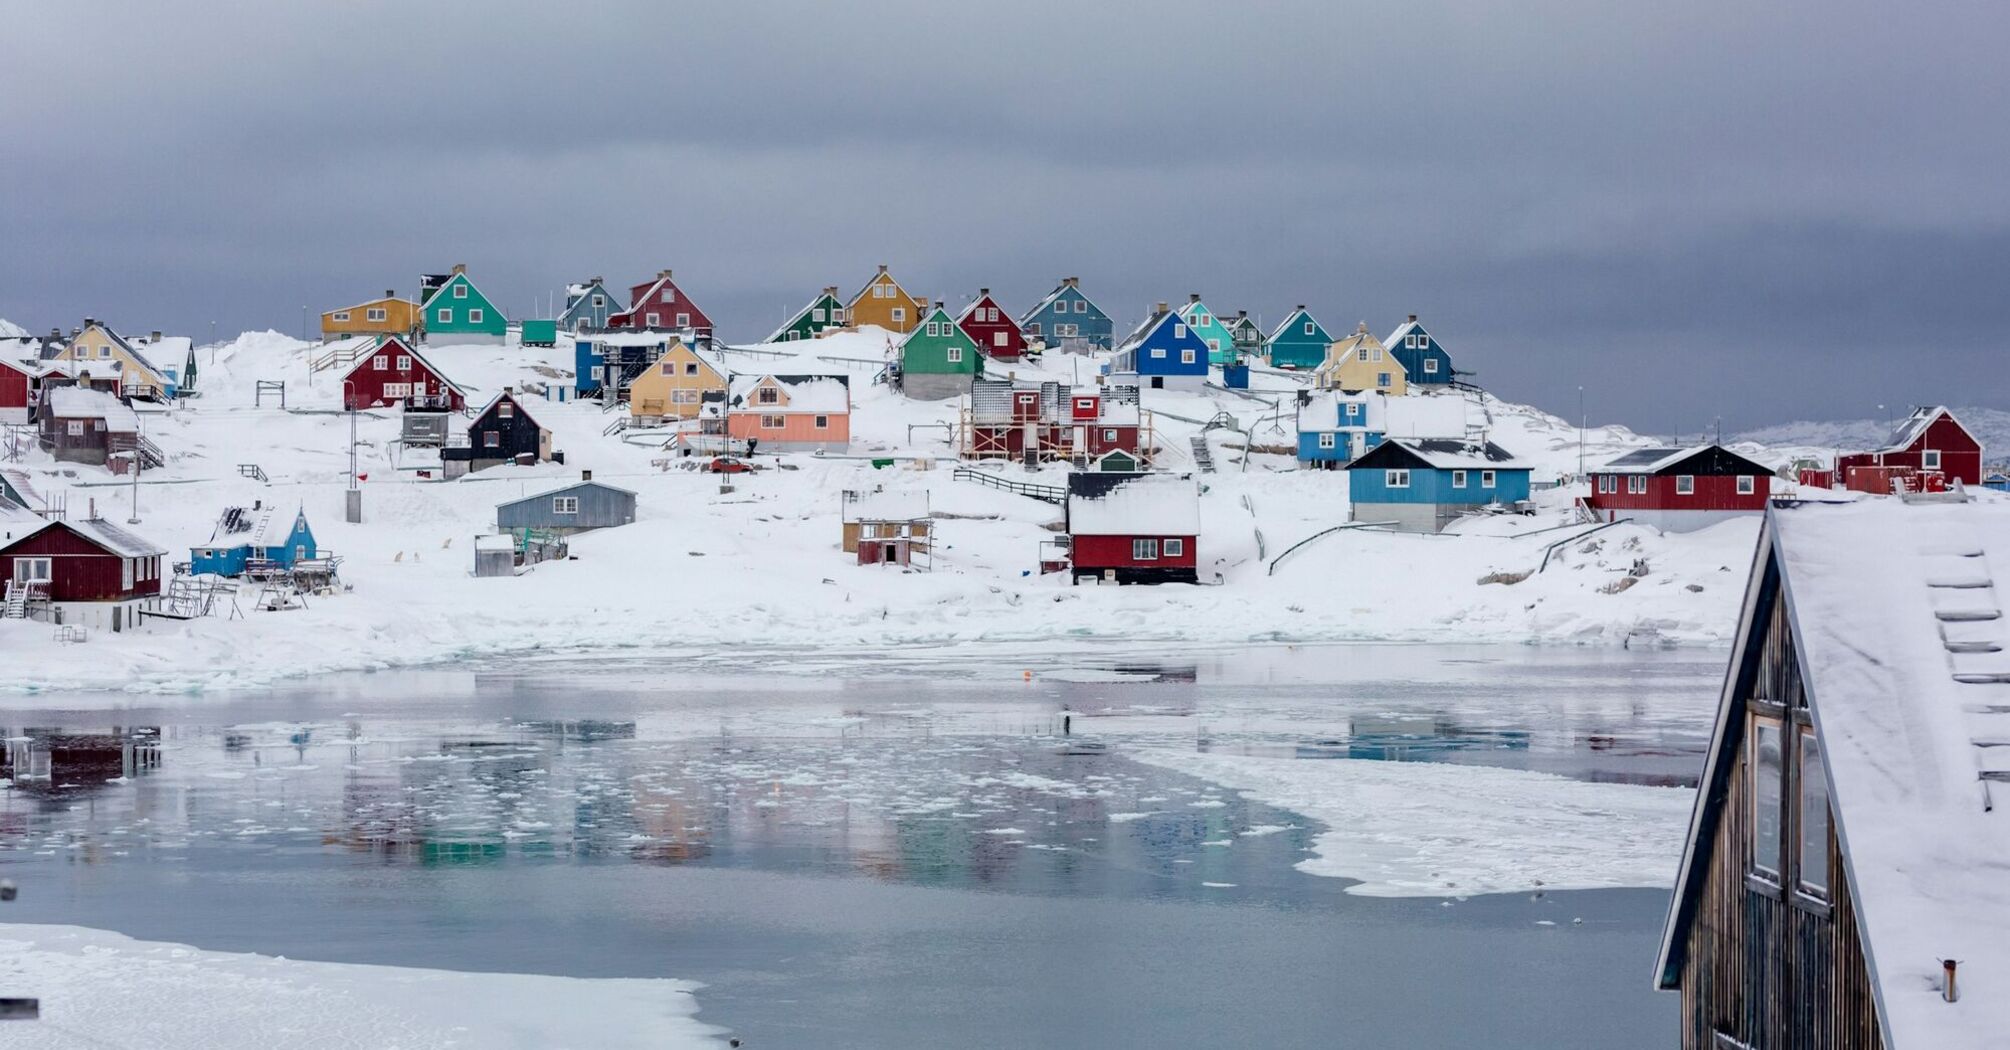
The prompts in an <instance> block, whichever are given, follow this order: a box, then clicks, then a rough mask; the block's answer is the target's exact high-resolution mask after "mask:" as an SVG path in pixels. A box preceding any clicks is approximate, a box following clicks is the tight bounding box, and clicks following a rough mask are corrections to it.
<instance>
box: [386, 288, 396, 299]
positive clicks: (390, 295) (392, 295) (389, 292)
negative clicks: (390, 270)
mask: <svg viewBox="0 0 2010 1050" xmlns="http://www.w3.org/2000/svg"><path fill="white" fill-rule="evenodd" d="M397 297H398V290H397V289H396V288H386V289H384V298H386V299H396V298H397Z"/></svg>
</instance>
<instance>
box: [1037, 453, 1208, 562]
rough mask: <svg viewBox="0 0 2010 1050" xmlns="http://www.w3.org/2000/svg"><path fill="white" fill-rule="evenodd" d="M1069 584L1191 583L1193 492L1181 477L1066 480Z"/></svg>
mask: <svg viewBox="0 0 2010 1050" xmlns="http://www.w3.org/2000/svg"><path fill="white" fill-rule="evenodd" d="M1067 511H1068V515H1067V523H1068V550H1069V554H1068V560H1069V563H1070V570H1069V571H1070V572H1071V573H1072V574H1073V576H1074V580H1075V582H1076V583H1080V582H1082V580H1084V579H1091V580H1098V581H1101V582H1105V583H1196V582H1198V581H1199V579H1200V573H1199V569H1198V566H1199V564H1200V561H1199V557H1198V552H1197V551H1196V547H1197V545H1198V541H1199V540H1200V489H1199V487H1198V486H1196V485H1195V484H1194V482H1193V478H1192V477H1190V476H1188V475H1184V474H1103V473H1095V472H1091V471H1077V472H1076V473H1073V474H1070V475H1068V506H1067Z"/></svg>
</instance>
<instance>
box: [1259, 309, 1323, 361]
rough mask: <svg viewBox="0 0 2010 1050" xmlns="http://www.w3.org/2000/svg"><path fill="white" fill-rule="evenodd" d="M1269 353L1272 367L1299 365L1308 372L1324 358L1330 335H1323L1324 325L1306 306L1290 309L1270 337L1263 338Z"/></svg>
mask: <svg viewBox="0 0 2010 1050" xmlns="http://www.w3.org/2000/svg"><path fill="white" fill-rule="evenodd" d="M1264 345H1265V346H1266V347H1267V348H1268V350H1269V354H1270V367H1272V368H1302V369H1306V370H1307V371H1310V370H1311V369H1314V368H1318V367H1319V366H1320V365H1321V364H1323V363H1325V361H1326V348H1327V347H1329V346H1332V345H1333V337H1332V336H1330V335H1327V334H1326V328H1325V326H1323V325H1321V324H1320V323H1319V322H1318V321H1317V320H1315V319H1314V318H1313V316H1312V312H1311V311H1309V310H1307V309H1305V307H1304V305H1303V304H1300V305H1299V307H1298V308H1297V309H1295V310H1293V311H1291V316H1289V317H1287V318H1285V319H1284V323H1283V324H1281V325H1278V326H1277V328H1276V330H1275V331H1273V332H1271V333H1270V338H1269V339H1267V340H1265V341H1264Z"/></svg>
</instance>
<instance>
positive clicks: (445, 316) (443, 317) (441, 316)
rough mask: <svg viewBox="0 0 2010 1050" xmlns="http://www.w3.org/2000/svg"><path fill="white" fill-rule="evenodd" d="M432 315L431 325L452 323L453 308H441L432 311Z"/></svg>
mask: <svg viewBox="0 0 2010 1050" xmlns="http://www.w3.org/2000/svg"><path fill="white" fill-rule="evenodd" d="M433 314H434V321H433V323H435V324H452V323H454V308H453V307H451V306H442V307H440V308H439V309H438V310H435V311H433Z"/></svg>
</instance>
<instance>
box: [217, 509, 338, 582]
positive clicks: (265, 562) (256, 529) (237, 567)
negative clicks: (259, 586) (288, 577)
mask: <svg viewBox="0 0 2010 1050" xmlns="http://www.w3.org/2000/svg"><path fill="white" fill-rule="evenodd" d="M319 557H321V549H320V546H319V545H318V544H316V543H315V542H314V529H313V527H312V526H310V525H308V524H307V510H306V508H304V507H302V508H300V509H297V510H295V511H294V512H293V515H292V516H291V517H288V516H286V515H285V514H282V513H280V512H279V508H277V507H265V506H261V505H257V504H254V505H252V506H251V507H249V508H246V507H231V508H229V509H227V510H225V511H224V512H223V513H222V514H221V515H219V516H218V517H217V520H216V527H215V528H214V529H213V530H211V532H210V536H209V543H207V544H206V545H204V546H201V547H195V548H191V549H190V551H189V561H188V571H189V573H190V574H191V575H201V574H203V573H210V574H213V575H217V576H232V577H235V576H243V575H245V574H246V573H252V574H259V573H264V572H270V571H273V570H285V569H291V568H293V567H294V566H295V565H298V564H300V563H302V562H308V561H313V560H315V559H317V558H319Z"/></svg>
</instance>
